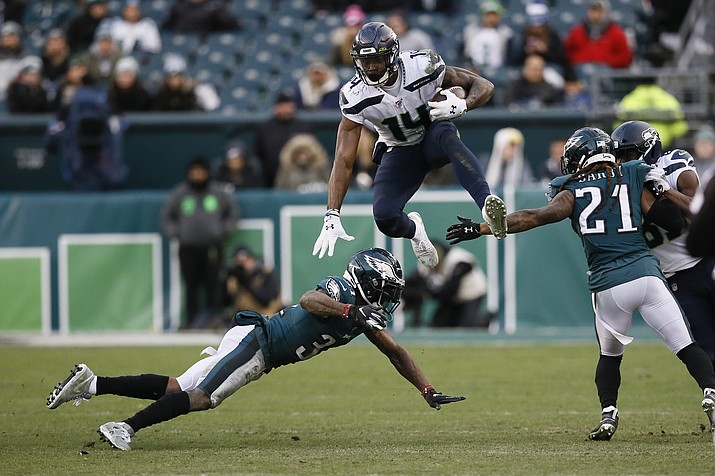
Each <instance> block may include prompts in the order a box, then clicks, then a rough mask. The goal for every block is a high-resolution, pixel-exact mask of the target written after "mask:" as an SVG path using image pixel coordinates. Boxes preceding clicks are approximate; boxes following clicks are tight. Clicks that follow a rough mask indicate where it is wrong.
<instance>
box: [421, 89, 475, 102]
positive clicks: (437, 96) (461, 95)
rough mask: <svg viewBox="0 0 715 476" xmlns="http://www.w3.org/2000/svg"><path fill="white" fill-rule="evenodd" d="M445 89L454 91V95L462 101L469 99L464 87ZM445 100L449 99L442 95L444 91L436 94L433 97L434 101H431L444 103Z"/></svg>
mask: <svg viewBox="0 0 715 476" xmlns="http://www.w3.org/2000/svg"><path fill="white" fill-rule="evenodd" d="M445 89H449V90H450V91H452V92H453V93H454V95H455V96H457V97H458V98H460V99H464V98H466V97H467V92H466V91H465V90H464V88H463V87H462V86H452V87H451V88H445ZM445 99H447V98H446V97H445V96H444V95H443V94H442V91H437V92H436V93H435V94H434V96H432V99H430V101H435V102H439V101H444V100H445Z"/></svg>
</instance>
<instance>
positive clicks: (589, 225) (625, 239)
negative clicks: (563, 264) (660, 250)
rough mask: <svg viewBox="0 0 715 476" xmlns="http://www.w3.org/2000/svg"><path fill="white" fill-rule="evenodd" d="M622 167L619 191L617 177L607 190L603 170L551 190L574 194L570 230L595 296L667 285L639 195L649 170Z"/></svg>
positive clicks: (637, 164)
mask: <svg viewBox="0 0 715 476" xmlns="http://www.w3.org/2000/svg"><path fill="white" fill-rule="evenodd" d="M619 167H620V171H621V174H622V175H623V177H622V179H621V184H620V185H619V184H618V177H611V180H610V182H611V183H610V186H609V185H608V177H607V173H606V171H605V170H602V171H599V172H596V173H593V174H588V175H586V176H582V177H579V178H578V179H575V180H572V181H570V182H568V183H566V185H564V183H565V182H566V179H568V176H563V177H557V178H555V179H554V180H552V181H551V184H550V193H551V196H552V197H554V196H556V194H558V193H559V189H560V188H561V186H562V185H564V190H567V191H568V192H569V193H571V194H573V197H574V209H573V213H572V214H571V227H572V228H573V230H574V231H575V232H576V233H577V234H578V235H579V236H580V237H581V242H582V244H583V249H584V252H585V253H586V260H587V262H588V287H589V289H590V290H591V291H592V292H598V291H602V290H604V289H608V288H611V287H613V286H616V285H618V284H623V283H626V282H628V281H632V280H634V279H637V278H640V277H643V276H658V277H660V278H661V279H664V276H663V274H662V273H661V271H660V269H659V267H658V260H657V259H656V258H655V257H654V256H653V255H652V254H651V252H650V250H649V249H648V245H647V244H646V241H645V239H644V237H643V232H642V226H643V212H642V210H641V194H642V193H643V183H644V180H645V176H646V174H647V173H648V171H649V170H650V167H649V166H648V165H646V164H645V163H643V162H641V161H631V162H626V163H624V164H621V165H620V166H619ZM604 201H605V204H603V206H601V207H600V208H599V206H600V205H601V203H602V202H604Z"/></svg>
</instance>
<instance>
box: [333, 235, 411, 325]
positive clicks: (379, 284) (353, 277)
mask: <svg viewBox="0 0 715 476" xmlns="http://www.w3.org/2000/svg"><path fill="white" fill-rule="evenodd" d="M345 278H347V279H348V280H349V281H350V282H351V283H352V284H353V286H355V288H356V289H357V291H358V292H359V293H360V296H361V297H362V298H363V300H364V301H365V302H367V303H369V304H376V305H378V306H380V307H382V308H383V309H385V311H387V312H388V313H390V314H392V313H393V312H395V310H396V309H397V307H398V306H399V305H400V298H401V297H402V290H403V289H404V288H405V280H404V279H403V277H402V268H401V266H400V264H399V262H398V261H397V260H396V259H394V257H392V255H391V254H389V253H388V252H387V251H385V250H382V249H379V248H371V249H368V250H364V251H361V252H359V253H357V254H356V255H354V256H353V257H352V258H351V259H350V262H349V263H348V267H347V269H346V270H345Z"/></svg>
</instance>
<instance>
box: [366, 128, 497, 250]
mask: <svg viewBox="0 0 715 476" xmlns="http://www.w3.org/2000/svg"><path fill="white" fill-rule="evenodd" d="M449 163H451V164H452V167H453V168H454V173H455V175H456V176H457V179H458V180H459V183H460V184H461V185H462V187H463V188H464V189H465V190H466V191H467V192H469V194H470V195H471V196H472V198H473V199H474V201H475V202H476V204H477V206H478V207H479V209H480V210H481V209H482V207H483V206H484V200H485V199H486V197H487V195H489V193H490V191H489V184H488V183H487V181H486V179H485V178H484V170H483V169H482V166H481V164H480V163H479V161H478V160H477V157H476V156H475V155H474V154H473V153H472V152H471V151H470V150H469V149H468V148H467V147H466V146H465V145H464V144H463V143H462V141H461V139H460V138H459V135H458V133H457V128H456V127H455V125H454V124H453V123H452V122H451V121H436V122H433V123H432V124H431V125H430V127H429V128H428V129H427V133H426V134H425V138H424V139H423V140H422V142H421V143H419V144H416V145H409V146H399V147H392V148H390V149H388V151H387V152H385V154H384V155H383V156H382V161H381V162H380V166H379V167H378V168H377V173H376V174H375V182H374V185H373V188H374V195H373V202H372V213H373V216H374V217H375V224H376V225H377V227H378V229H379V230H380V231H381V232H382V233H383V234H385V235H387V236H390V237H393V238H412V237H413V236H414V234H415V225H414V223H413V222H412V220H410V219H409V218H408V217H407V215H406V214H405V213H404V212H403V210H404V208H405V205H406V204H407V202H408V201H409V199H410V198H412V196H413V195H414V194H415V193H416V192H417V190H418V189H419V188H420V186H421V185H422V182H423V181H424V178H425V175H427V172H429V171H430V170H434V169H438V168H440V167H443V166H445V165H447V164H449Z"/></svg>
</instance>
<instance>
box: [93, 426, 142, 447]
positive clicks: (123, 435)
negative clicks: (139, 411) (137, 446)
mask: <svg viewBox="0 0 715 476" xmlns="http://www.w3.org/2000/svg"><path fill="white" fill-rule="evenodd" d="M97 433H99V439H100V440H102V441H105V442H107V443H109V444H110V445H111V446H112V447H114V448H117V449H120V450H122V451H129V450H131V447H130V446H129V443H131V442H132V435H133V434H134V430H132V427H131V426H129V425H127V424H126V423H124V422H119V423H117V422H115V421H110V422H109V423H105V424H104V425H102V426H100V427H99V429H98V430H97Z"/></svg>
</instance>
